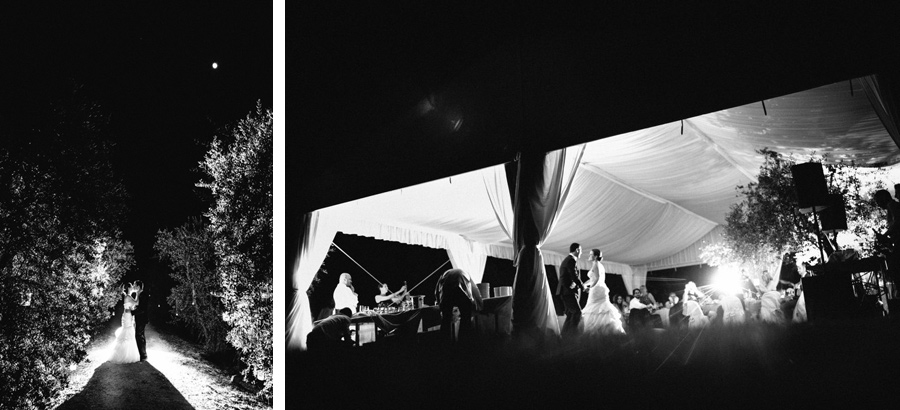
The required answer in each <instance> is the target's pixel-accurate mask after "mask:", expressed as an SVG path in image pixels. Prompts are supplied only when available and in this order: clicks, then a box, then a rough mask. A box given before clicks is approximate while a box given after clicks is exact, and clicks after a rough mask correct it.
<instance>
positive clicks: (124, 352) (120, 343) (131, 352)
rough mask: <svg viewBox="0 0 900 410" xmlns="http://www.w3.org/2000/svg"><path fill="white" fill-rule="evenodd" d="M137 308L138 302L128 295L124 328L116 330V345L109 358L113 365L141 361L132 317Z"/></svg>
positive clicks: (123, 317) (124, 313)
mask: <svg viewBox="0 0 900 410" xmlns="http://www.w3.org/2000/svg"><path fill="white" fill-rule="evenodd" d="M135 306H137V301H136V300H134V298H132V297H131V295H126V296H125V310H124V311H122V327H120V328H119V329H118V330H116V343H115V345H113V351H112V356H110V358H109V361H111V362H113V363H134V362H137V361H139V360H141V355H140V353H139V352H138V347H137V340H136V339H135V337H134V316H132V315H131V311H132V310H133V309H134V308H135Z"/></svg>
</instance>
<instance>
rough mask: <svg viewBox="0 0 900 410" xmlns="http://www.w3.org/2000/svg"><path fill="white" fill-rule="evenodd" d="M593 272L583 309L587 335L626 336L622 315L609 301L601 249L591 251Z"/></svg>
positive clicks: (591, 272)
mask: <svg viewBox="0 0 900 410" xmlns="http://www.w3.org/2000/svg"><path fill="white" fill-rule="evenodd" d="M589 259H590V260H591V270H590V272H588V283H587V286H585V287H586V288H588V289H589V290H590V293H589V294H588V300H587V304H585V305H584V309H582V311H581V312H582V313H581V315H582V323H584V332H585V333H595V334H611V333H620V334H624V333H625V329H624V328H623V327H622V313H621V312H619V309H616V307H615V306H613V304H612V302H610V301H609V288H608V287H606V283H605V282H606V269H605V268H604V267H603V264H601V263H600V260H601V259H603V254H602V253H601V252H600V250H599V249H591V254H590V256H589Z"/></svg>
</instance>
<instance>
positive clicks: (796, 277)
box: [775, 237, 827, 290]
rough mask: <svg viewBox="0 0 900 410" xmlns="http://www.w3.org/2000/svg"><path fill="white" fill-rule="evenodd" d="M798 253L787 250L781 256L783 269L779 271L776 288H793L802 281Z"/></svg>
mask: <svg viewBox="0 0 900 410" xmlns="http://www.w3.org/2000/svg"><path fill="white" fill-rule="evenodd" d="M826 238H827V237H826ZM796 255H797V254H796V252H787V253H785V254H784V256H783V257H782V258H781V271H780V272H779V273H778V284H777V285H776V286H775V290H784V289H791V288H793V287H794V285H796V284H798V283H800V269H799V268H797V257H796Z"/></svg>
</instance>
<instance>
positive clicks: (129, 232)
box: [0, 2, 273, 268]
mask: <svg viewBox="0 0 900 410" xmlns="http://www.w3.org/2000/svg"><path fill="white" fill-rule="evenodd" d="M195 3H199V4H195ZM66 7H69V9H67V8H66ZM49 11H50V12H49V13H48V10H47V9H43V10H32V11H31V12H25V11H23V12H22V13H21V14H15V13H13V14H9V13H5V14H6V15H5V16H4V22H3V24H4V25H7V26H6V27H5V29H4V30H9V29H10V28H11V26H14V27H13V28H12V30H13V32H12V35H11V36H9V35H7V36H4V37H5V38H4V40H2V41H3V43H2V47H3V51H4V52H3V55H4V57H5V58H4V59H3V61H4V63H3V65H4V66H5V67H4V68H3V70H4V73H7V70H11V72H9V73H8V76H6V78H5V79H4V82H6V83H7V84H6V85H4V86H3V88H4V89H3V90H2V91H3V93H2V94H0V95H2V96H3V97H2V100H3V105H2V107H4V109H6V108H9V107H14V106H16V105H17V102H16V101H18V100H19V99H26V100H30V101H32V102H36V103H40V102H42V101H44V100H45V99H46V98H47V96H48V95H54V94H55V93H59V92H61V91H62V92H65V90H67V89H71V88H72V84H76V83H77V84H81V85H83V86H84V88H85V89H86V91H87V92H88V93H89V95H91V96H92V97H93V98H94V99H95V100H96V101H97V102H98V103H99V104H100V105H101V107H102V109H103V110H104V111H105V112H107V113H108V114H110V128H111V131H112V136H113V138H114V141H115V143H116V147H115V151H114V161H115V162H114V164H115V165H116V166H117V169H118V170H119V171H120V173H121V176H122V177H123V180H124V183H125V186H126V189H127V191H128V193H129V195H130V199H129V208H130V214H129V215H128V223H127V225H126V226H125V227H124V232H125V236H126V239H128V240H130V241H131V242H132V244H133V245H134V246H135V252H136V256H137V258H138V262H139V268H140V266H141V265H142V264H146V263H147V262H150V260H149V258H150V257H151V256H152V245H153V237H154V235H155V233H156V231H157V230H159V229H161V228H173V227H176V226H179V225H181V224H183V223H184V222H186V220H187V218H188V217H189V216H193V215H197V216H199V215H200V214H202V213H203V212H204V211H205V210H206V209H207V208H208V204H207V202H206V200H207V199H208V197H204V195H206V192H204V191H205V190H202V189H200V188H195V187H194V183H196V182H197V181H198V180H200V179H201V174H200V173H199V171H198V169H197V164H198V162H199V161H201V160H202V159H203V155H204V153H205V152H206V148H207V146H208V144H209V142H210V141H211V140H212V137H213V135H214V134H215V133H216V132H217V131H220V130H222V129H223V128H224V127H225V126H226V125H228V124H232V123H234V122H236V121H237V120H239V119H241V118H243V117H245V116H246V115H247V114H249V113H250V112H251V111H252V110H253V109H254V107H255V104H256V101H257V100H260V101H261V103H262V105H263V107H264V108H269V109H271V108H272V90H273V85H272V77H273V74H272V73H273V62H272V57H273V55H272V4H271V3H269V4H266V3H265V2H243V3H237V2H218V3H212V2H210V3H207V2H178V3H174V2H173V3H171V4H168V3H165V2H139V3H136V2H113V3H108V4H104V5H102V6H100V5H96V4H94V3H91V4H90V5H88V6H85V5H79V6H77V7H76V6H63V7H58V6H57V5H54V6H53V8H52V10H49ZM10 22H13V23H14V24H12V25H9V24H8V23H10ZM214 61H215V62H218V65H219V67H218V69H216V70H213V69H212V63H213V62H214ZM10 63H12V64H10ZM10 80H12V81H10Z"/></svg>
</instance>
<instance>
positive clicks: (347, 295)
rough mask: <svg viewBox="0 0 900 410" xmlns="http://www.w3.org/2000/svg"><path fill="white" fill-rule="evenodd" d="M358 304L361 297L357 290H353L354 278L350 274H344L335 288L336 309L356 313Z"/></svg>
mask: <svg viewBox="0 0 900 410" xmlns="http://www.w3.org/2000/svg"><path fill="white" fill-rule="evenodd" d="M358 304H359V296H358V295H357V294H356V289H353V278H352V277H351V276H350V274H349V273H342V274H341V277H340V279H339V283H338V284H337V286H336V287H335V288H334V309H335V310H341V309H343V308H348V309H350V311H351V312H356V305H358Z"/></svg>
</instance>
